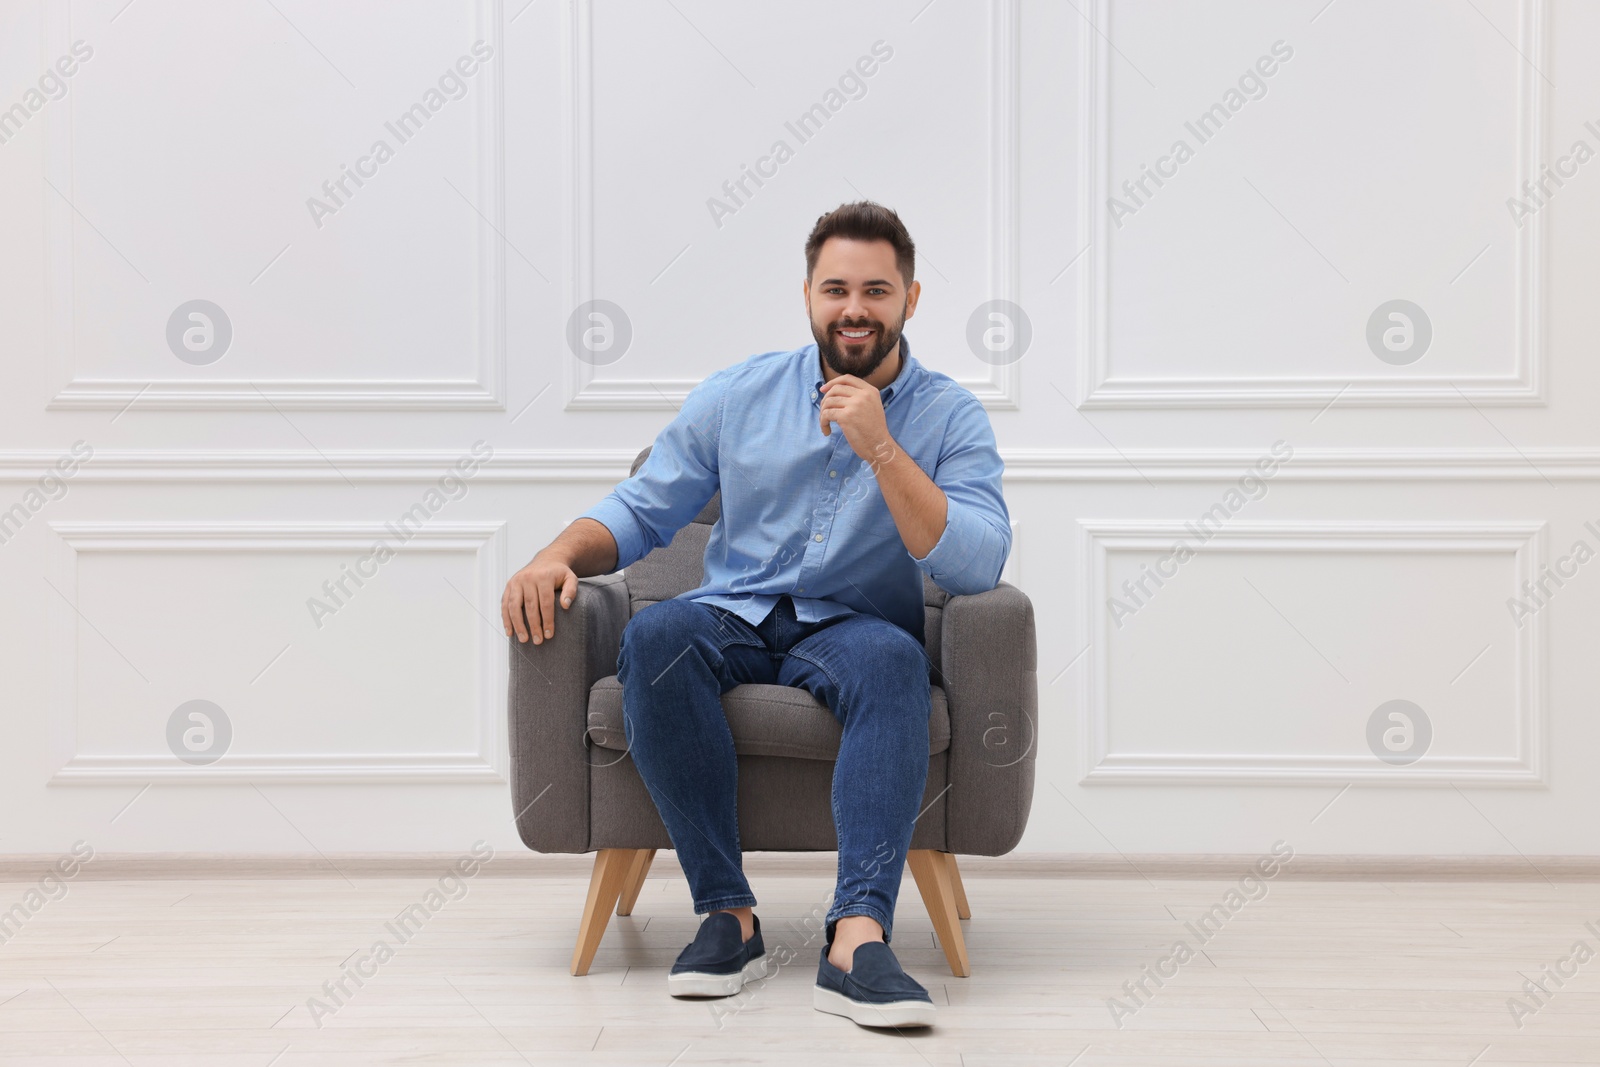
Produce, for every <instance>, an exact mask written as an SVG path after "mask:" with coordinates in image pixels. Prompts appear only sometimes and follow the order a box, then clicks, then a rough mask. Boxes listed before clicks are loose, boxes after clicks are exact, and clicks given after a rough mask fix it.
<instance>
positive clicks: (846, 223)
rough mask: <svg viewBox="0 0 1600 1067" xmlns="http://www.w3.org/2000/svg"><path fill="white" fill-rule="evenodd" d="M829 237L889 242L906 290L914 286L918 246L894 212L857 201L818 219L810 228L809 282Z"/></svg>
mask: <svg viewBox="0 0 1600 1067" xmlns="http://www.w3.org/2000/svg"><path fill="white" fill-rule="evenodd" d="M830 237H846V238H850V239H852V240H856V241H888V242H889V244H890V245H892V246H893V247H894V262H895V266H896V267H899V268H900V277H901V278H902V279H904V281H905V286H906V288H908V289H909V288H910V287H911V279H912V278H914V277H915V276H916V266H917V246H916V245H915V244H913V243H912V240H911V234H909V233H907V232H906V225H905V223H903V222H901V221H900V216H899V215H897V214H895V213H894V211H893V210H892V209H890V208H886V207H884V206H883V205H882V204H875V203H873V202H872V201H871V200H857V201H855V202H853V203H849V204H840V205H839V206H838V207H836V208H834V209H833V210H832V211H830V212H828V213H827V214H826V215H822V216H820V217H818V219H817V224H816V225H815V226H814V227H812V229H811V236H810V237H807V238H806V279H807V280H808V281H809V280H810V278H811V276H812V275H813V274H814V273H816V269H817V255H818V253H820V252H821V251H822V244H823V242H824V241H826V240H827V239H828V238H830Z"/></svg>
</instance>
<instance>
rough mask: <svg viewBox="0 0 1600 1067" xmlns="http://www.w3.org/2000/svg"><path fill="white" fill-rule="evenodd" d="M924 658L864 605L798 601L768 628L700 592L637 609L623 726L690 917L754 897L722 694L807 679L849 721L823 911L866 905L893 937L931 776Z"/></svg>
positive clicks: (623, 673)
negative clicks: (832, 612)
mask: <svg viewBox="0 0 1600 1067" xmlns="http://www.w3.org/2000/svg"><path fill="white" fill-rule="evenodd" d="M931 666H932V665H931V664H930V663H929V661H928V655H927V653H926V652H925V651H924V650H923V647H922V645H921V644H920V643H918V641H917V639H916V638H915V637H913V636H912V635H911V634H910V633H909V632H908V631H906V630H905V629H903V628H902V627H900V626H897V625H895V624H894V623H892V622H888V621H886V620H884V619H880V618H878V617H877V616H876V615H868V614H865V613H862V612H852V613H850V614H848V615H842V616H835V617H834V618H831V619H823V620H821V621H819V622H812V623H805V622H799V621H797V620H796V619H795V614H794V604H793V602H792V601H791V600H790V599H789V597H787V596H784V597H781V598H780V599H779V600H778V603H777V604H776V606H774V607H773V609H772V611H770V612H769V613H768V614H767V617H766V618H765V619H763V620H762V622H761V624H760V625H759V626H754V627H753V626H751V625H750V624H749V623H747V622H745V621H744V620H743V619H741V618H740V617H739V616H737V615H735V614H734V613H733V612H731V611H728V610H727V609H726V608H722V607H719V606H717V605H713V604H701V603H696V602H695V601H692V600H684V599H681V598H679V599H672V600H662V601H659V602H657V603H655V604H650V605H647V606H645V607H644V608H641V609H640V610H639V611H638V612H636V613H635V614H634V615H633V617H632V618H631V619H630V620H629V621H628V624H627V626H626V627H625V628H624V629H623V632H622V650H621V653H620V654H619V655H618V657H617V676H618V680H619V681H620V682H621V683H622V691H623V696H622V704H623V731H624V734H625V736H626V737H627V740H628V751H629V753H630V754H631V755H632V757H633V762H634V766H636V767H637V768H638V770H639V775H640V777H641V778H643V779H644V783H645V787H646V788H647V789H648V790H649V791H650V796H651V798H652V799H653V800H654V801H655V805H656V810H657V811H659V812H660V813H661V821H662V822H663V823H664V824H665V825H666V828H667V833H668V834H669V835H670V836H671V838H672V845H673V848H674V849H676V850H677V853H678V861H679V863H680V864H681V865H682V867H683V870H684V873H685V875H686V876H687V877H688V880H689V889H690V892H691V893H692V894H693V896H694V910H695V914H697V915H702V914H706V913H709V912H712V911H717V910H719V909H722V908H740V907H747V906H754V904H755V903H756V898H755V894H754V893H752V892H751V890H750V883H749V882H748V881H746V880H745V876H744V869H743V865H742V853H741V851H740V847H739V824H738V819H737V816H736V813H735V810H734V808H735V802H736V800H737V799H738V765H737V761H736V757H735V754H734V747H733V734H732V732H731V731H730V730H729V728H728V720H727V717H726V716H725V715H724V713H723V710H722V700H721V696H722V694H723V693H726V692H727V691H728V690H729V689H732V688H733V687H734V686H736V685H740V684H742V683H746V682H754V683H761V684H765V685H792V686H799V687H801V688H803V689H805V690H807V691H808V692H810V693H811V695H812V696H814V697H816V698H817V699H818V700H820V701H822V702H823V703H825V704H827V706H828V708H829V709H830V710H831V711H832V712H833V716H834V718H836V719H838V720H839V723H840V725H841V726H843V728H844V733H843V736H842V738H841V739H840V742H839V758H838V761H837V762H836V763H835V765H834V769H833V823H834V828H835V831H836V833H837V836H838V842H839V873H838V880H837V882H836V884H835V888H834V895H833V903H832V905H831V906H830V908H829V909H828V913H827V916H826V919H825V922H826V932H827V938H828V940H829V941H831V940H832V939H833V932H834V926H835V924H836V923H837V922H838V920H839V919H841V918H843V917H844V916H846V915H870V916H871V917H872V918H874V919H876V920H877V921H878V923H879V924H880V925H881V926H882V927H883V939H884V941H885V942H888V941H889V939H890V934H891V932H892V929H893V925H894V905H895V898H896V897H897V896H898V895H899V893H900V879H901V876H902V872H903V870H904V865H905V858H906V851H907V849H908V848H909V847H910V844H911V832H912V830H913V828H914V827H915V824H916V820H917V817H918V816H919V814H920V812H919V810H918V808H919V806H920V805H921V803H922V794H923V790H924V789H925V787H926V785H927V778H928V718H929V716H930V715H931V713H932V706H931V703H930V700H931V697H930V690H929V685H930V682H929V671H930V670H931Z"/></svg>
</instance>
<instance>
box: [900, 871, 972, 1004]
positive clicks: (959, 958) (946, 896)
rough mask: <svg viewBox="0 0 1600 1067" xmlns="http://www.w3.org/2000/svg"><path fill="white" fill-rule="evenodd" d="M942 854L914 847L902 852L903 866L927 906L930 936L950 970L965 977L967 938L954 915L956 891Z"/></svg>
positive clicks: (967, 966)
mask: <svg viewBox="0 0 1600 1067" xmlns="http://www.w3.org/2000/svg"><path fill="white" fill-rule="evenodd" d="M944 855H945V854H944V853H941V852H939V851H937V850H935V849H929V848H914V849H912V850H911V851H910V852H908V853H907V854H906V865H907V866H909V867H910V868H911V875H912V877H913V878H915V879H916V880H917V889H918V890H919V891H920V892H921V893H922V902H923V904H924V905H926V906H927V909H928V917H929V918H930V919H932V920H933V932H934V935H935V936H937V937H938V938H939V944H941V945H943V946H944V955H945V959H947V960H949V961H950V973H951V974H953V975H955V976H956V977H958V978H966V977H968V976H969V975H970V974H971V973H972V968H971V967H970V965H969V964H968V963H967V941H966V936H965V934H964V933H963V931H962V929H961V922H960V920H959V918H958V917H957V915H956V891H955V886H954V884H953V883H952V882H951V879H950V864H949V863H948V862H947V861H946V860H945V859H944V858H943V857H944Z"/></svg>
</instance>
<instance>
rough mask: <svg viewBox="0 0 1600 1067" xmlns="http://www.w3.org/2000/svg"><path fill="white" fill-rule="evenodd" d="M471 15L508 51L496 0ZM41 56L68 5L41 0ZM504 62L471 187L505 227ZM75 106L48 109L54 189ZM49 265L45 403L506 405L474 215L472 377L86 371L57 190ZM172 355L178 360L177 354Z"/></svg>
mask: <svg viewBox="0 0 1600 1067" xmlns="http://www.w3.org/2000/svg"><path fill="white" fill-rule="evenodd" d="M471 12H472V23H473V28H474V31H475V34H476V36H477V37H479V38H484V39H488V40H491V41H493V42H494V44H495V45H496V48H497V52H498V54H499V55H500V56H501V57H504V56H505V49H504V40H505V34H504V33H503V32H502V31H503V28H504V17H503V16H504V11H503V8H502V0H472V3H471ZM45 20H46V41H47V44H46V54H47V55H50V56H54V55H60V54H62V53H64V52H65V51H67V50H68V49H69V47H70V44H71V36H72V34H71V25H70V22H71V8H70V5H68V4H48V5H46V6H45ZM504 69H505V61H504V59H503V58H502V60H501V62H499V63H494V64H491V65H490V67H489V70H488V71H487V73H488V75H489V77H490V84H489V85H488V86H486V87H485V91H484V92H481V93H478V94H476V97H475V99H474V100H473V115H474V120H473V121H474V125H475V134H474V141H475V143H476V146H477V150H478V157H477V159H476V166H475V168H474V178H475V182H474V192H475V195H476V199H477V203H478V204H479V205H480V206H481V207H482V209H483V213H484V214H485V215H486V216H488V217H489V218H491V219H493V220H494V223H493V226H494V229H495V230H501V231H503V230H504V229H505V217H506V213H505V185H506V180H505V77H504ZM72 110H73V109H72V108H71V107H64V108H53V109H51V112H50V114H49V116H47V118H46V122H47V123H48V124H49V128H48V132H47V142H46V149H45V152H46V156H45V164H44V166H45V170H46V172H47V174H48V175H49V176H50V179H51V181H53V182H54V183H55V185H56V187H57V188H58V189H63V190H71V189H72V188H73V181H72V177H73V155H72V153H73V120H72ZM45 204H46V207H45V234H46V236H45V248H46V252H45V258H46V263H45V273H46V277H47V278H48V279H49V281H48V283H47V286H48V291H49V300H50V311H49V315H48V322H49V330H50V340H51V350H52V354H51V363H52V367H53V369H54V375H53V378H54V381H55V382H56V383H57V384H58V388H57V391H56V393H55V395H54V396H53V397H51V399H50V401H49V402H48V403H47V404H46V406H45V409H46V410H47V411H92V410H99V411H104V410H111V411H121V410H123V409H125V408H128V407H130V406H133V405H134V404H137V405H138V406H139V407H140V408H142V409H146V410H203V411H272V410H274V409H275V408H287V409H290V410H332V411H504V410H506V400H505V397H506V270H505V242H504V241H502V240H500V239H498V237H496V235H495V234H493V233H486V232H485V230H486V228H485V226H484V225H483V224H482V221H481V220H479V219H477V218H472V219H471V220H470V225H472V226H473V227H474V233H475V234H476V241H477V256H476V262H475V264H474V268H475V270H476V271H477V283H478V284H477V287H476V290H477V291H476V306H477V310H478V318H477V367H476V373H475V376H474V377H473V378H471V379H418V378H396V379H385V378H376V379H339V378H327V379H323V378H317V379H297V378H280V379H258V380H255V381H250V380H241V379H239V378H202V377H195V378H178V377H168V378H160V379H152V380H149V381H141V380H138V379H125V378H83V377H79V376H78V375H77V373H76V369H75V367H74V362H73V360H74V350H75V341H74V330H73V321H74V316H75V303H76V299H75V294H74V291H73V286H74V278H75V271H74V269H73V259H74V243H73V233H74V218H73V213H72V210H71V208H69V207H68V206H67V205H66V204H64V203H62V201H61V198H60V197H57V196H54V195H51V196H50V197H49V198H48V199H47V200H46V201H45ZM173 362H174V363H176V362H177V361H176V360H173Z"/></svg>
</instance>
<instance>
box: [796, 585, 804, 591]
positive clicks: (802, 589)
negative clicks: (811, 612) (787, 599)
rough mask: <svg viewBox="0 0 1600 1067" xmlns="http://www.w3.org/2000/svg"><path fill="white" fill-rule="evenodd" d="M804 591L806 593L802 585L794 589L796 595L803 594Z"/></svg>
mask: <svg viewBox="0 0 1600 1067" xmlns="http://www.w3.org/2000/svg"><path fill="white" fill-rule="evenodd" d="M805 591H806V587H805V586H803V585H802V586H799V587H797V588H796V589H795V592H796V593H804V592H805Z"/></svg>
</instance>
